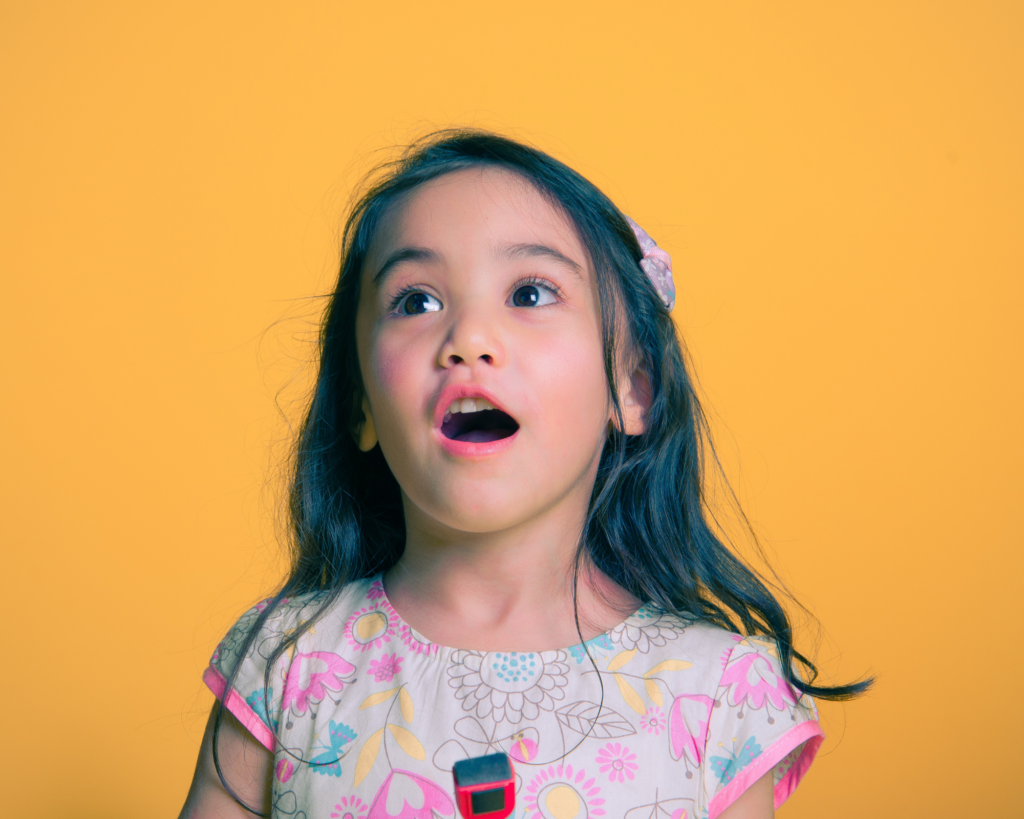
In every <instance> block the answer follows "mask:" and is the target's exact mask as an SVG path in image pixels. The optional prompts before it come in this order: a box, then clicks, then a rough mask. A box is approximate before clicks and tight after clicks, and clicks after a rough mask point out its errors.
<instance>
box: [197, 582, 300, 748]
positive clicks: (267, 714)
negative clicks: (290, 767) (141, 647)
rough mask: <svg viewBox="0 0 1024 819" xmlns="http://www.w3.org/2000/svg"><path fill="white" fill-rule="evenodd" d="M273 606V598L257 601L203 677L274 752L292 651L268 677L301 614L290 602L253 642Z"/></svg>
mask: <svg viewBox="0 0 1024 819" xmlns="http://www.w3.org/2000/svg"><path fill="white" fill-rule="evenodd" d="M269 603H270V601H269V600H264V601H263V602H261V603H257V604H256V605H255V606H254V607H253V608H251V609H249V611H247V612H246V613H245V614H243V615H242V616H241V617H240V618H239V620H238V622H237V623H235V625H234V626H232V627H231V629H230V631H228V633H227V635H226V636H225V637H224V639H223V640H221V641H220V644H219V645H218V646H217V649H216V650H215V651H214V652H213V657H211V658H210V665H209V667H208V668H207V669H206V671H205V672H204V673H203V682H205V683H206V685H207V687H208V688H209V689H210V690H211V691H212V692H213V694H214V696H215V697H217V699H219V700H220V701H221V702H222V703H224V707H225V708H227V709H228V711H230V712H231V713H232V714H233V715H234V716H235V717H236V718H237V719H238V721H239V722H241V723H242V725H244V726H245V728H246V730H248V731H249V733H250V734H252V735H253V736H254V737H255V738H256V739H257V740H259V742H260V743H261V744H262V745H263V746H265V747H266V748H267V749H268V750H269V751H271V752H272V751H273V750H274V747H275V735H276V734H277V727H278V723H279V721H280V715H281V703H282V697H283V693H284V692H283V682H284V681H285V680H287V677H288V669H289V666H290V663H291V656H290V655H289V653H288V652H285V653H284V654H283V655H282V656H281V657H280V658H278V660H277V661H276V664H277V666H278V667H277V668H276V669H275V672H273V673H271V674H270V678H269V680H267V679H266V677H265V673H266V670H267V663H268V662H269V660H270V658H271V657H272V656H273V653H274V649H276V648H277V646H278V645H279V644H280V642H281V640H282V639H283V638H284V636H285V634H286V633H287V629H288V628H289V626H290V625H292V624H293V621H296V620H297V619H298V612H297V611H296V610H295V607H294V606H290V605H289V603H288V601H282V602H281V604H280V605H279V607H278V608H277V609H276V610H275V611H274V612H273V613H272V614H271V615H270V617H268V618H267V620H266V621H265V622H264V623H263V625H262V627H261V628H260V630H259V633H258V634H256V635H255V637H254V638H253V639H252V640H251V641H248V637H249V634H250V632H251V631H252V629H253V626H254V625H255V624H256V620H257V619H258V618H259V616H260V614H262V613H263V611H264V610H265V609H266V608H267V606H268V605H269ZM247 641H248V645H246V643H247ZM236 666H237V673H236V674H235V677H234V679H232V680H231V688H230V690H228V689H227V683H228V680H229V679H231V674H232V672H233V671H235V668H236Z"/></svg>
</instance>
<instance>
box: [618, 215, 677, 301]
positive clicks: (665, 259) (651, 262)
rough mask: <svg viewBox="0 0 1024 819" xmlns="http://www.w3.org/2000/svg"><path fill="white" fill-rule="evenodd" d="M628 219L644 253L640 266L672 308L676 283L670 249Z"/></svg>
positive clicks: (662, 299)
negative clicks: (662, 245)
mask: <svg viewBox="0 0 1024 819" xmlns="http://www.w3.org/2000/svg"><path fill="white" fill-rule="evenodd" d="M626 221H627V222H629V226H630V227H631V228H633V233H634V235H635V236H636V240H637V241H638V242H639V243H640V249H641V250H642V251H643V253H644V257H643V258H642V259H641V260H640V267H641V268H643V271H644V273H646V274H647V278H648V279H650V280H651V284H653V285H654V289H655V290H657V291H658V295H659V296H661V301H662V304H664V305H665V309H666V310H671V309H672V307H673V306H674V305H675V303H676V283H675V282H674V281H673V280H672V257H671V256H669V255H668V251H666V250H662V249H661V248H660V247H658V244H657V242H655V241H654V239H652V238H651V237H650V236H649V235H648V234H647V231H646V230H644V229H643V228H642V227H640V225H638V224H637V223H636V222H634V221H633V220H632V219H630V218H629V217H628V216H627V217H626Z"/></svg>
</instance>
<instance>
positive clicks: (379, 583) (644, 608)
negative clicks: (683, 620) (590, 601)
mask: <svg viewBox="0 0 1024 819" xmlns="http://www.w3.org/2000/svg"><path fill="white" fill-rule="evenodd" d="M362 582H363V583H365V584H366V593H365V598H368V599H369V600H371V601H373V602H379V603H383V604H384V607H385V608H386V609H387V612H388V614H389V615H390V616H391V617H392V618H393V619H394V621H395V624H394V625H395V631H396V632H397V634H398V635H399V638H400V639H401V640H402V642H404V643H405V644H406V645H408V646H409V647H410V648H412V649H413V650H415V651H416V652H417V653H419V654H427V655H429V656H437V657H448V656H451V655H452V654H454V653H456V652H463V653H473V654H481V655H483V654H531V653H532V654H547V653H552V652H562V653H565V654H575V653H577V652H580V653H582V647H583V646H589V645H601V644H602V643H608V644H610V643H611V637H612V634H613V633H614V632H616V631H618V630H620V629H622V628H623V627H625V626H627V625H630V624H631V622H632V621H635V620H637V619H639V620H649V619H654V617H655V613H654V612H653V611H652V610H651V609H650V608H649V607H648V604H647V603H642V604H641V605H640V607H639V608H638V609H637V610H636V611H634V612H633V613H632V614H630V615H629V616H628V617H626V618H625V619H624V620H622V621H620V622H619V623H616V624H615V625H614V626H612V627H611V628H609V629H608V630H607V631H603V632H601V633H600V634H598V635H595V636H594V637H591V638H590V639H589V640H584V641H583V642H581V643H573V644H572V645H570V646H567V647H560V648H550V649H542V650H534V649H531V650H526V651H519V650H516V651H510V650H508V649H488V650H485V649H480V648H456V647H453V646H446V645H444V644H442V643H436V642H433V641H432V640H429V639H428V638H427V637H425V636H424V635H423V634H421V633H420V632H418V631H417V630H416V629H415V628H413V627H412V626H411V625H409V623H407V622H406V620H405V619H404V618H403V617H402V615H401V614H399V613H398V610H397V609H396V608H395V607H394V606H393V605H392V604H391V600H390V599H389V598H388V593H387V590H386V589H385V588H384V574H383V572H382V573H379V574H377V575H374V576H373V577H369V578H366V579H365V580H364V581H362Z"/></svg>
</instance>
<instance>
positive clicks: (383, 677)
mask: <svg viewBox="0 0 1024 819" xmlns="http://www.w3.org/2000/svg"><path fill="white" fill-rule="evenodd" d="M402 659H403V658H402V657H399V656H398V655H397V654H385V655H384V656H383V657H381V658H380V659H379V660H370V670H369V671H367V672H366V673H367V674H372V675H373V677H374V679H376V680H377V682H391V680H392V678H393V677H394V676H395V674H397V673H398V672H399V671H401V670H402Z"/></svg>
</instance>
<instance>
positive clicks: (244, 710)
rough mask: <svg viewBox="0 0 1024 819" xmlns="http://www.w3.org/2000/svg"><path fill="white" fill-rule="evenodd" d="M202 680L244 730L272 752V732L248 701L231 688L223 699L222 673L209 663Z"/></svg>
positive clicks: (223, 682) (223, 680) (223, 681)
mask: <svg viewBox="0 0 1024 819" xmlns="http://www.w3.org/2000/svg"><path fill="white" fill-rule="evenodd" d="M203 682H204V683H206V687H207V688H209V689H210V690H211V691H212V692H213V696H215V697H216V698H217V699H219V700H220V701H221V702H223V703H224V707H225V708H227V709H228V711H230V712H231V713H232V714H233V715H234V716H235V718H236V719H237V720H238V721H239V722H240V723H242V725H244V726H245V728H246V730H247V731H248V732H249V733H250V734H252V735H253V736H254V737H255V738H256V739H257V740H259V743H260V744H261V745H262V746H263V747H264V748H266V749H267V750H268V751H270V753H274V745H275V740H274V732H273V731H271V730H270V729H269V728H268V727H267V726H266V724H265V723H264V722H263V720H261V719H260V718H259V717H258V716H257V715H256V712H255V711H253V710H252V708H250V707H249V703H247V702H246V701H245V700H244V699H242V697H241V695H239V693H238V692H237V691H235V689H233V688H232V689H231V690H230V691H229V692H228V696H227V699H224V686H225V683H226V680H225V679H224V675H223V674H221V673H220V672H219V671H218V670H217V669H216V668H214V667H213V666H212V665H211V666H209V667H208V668H207V669H206V671H204V672H203Z"/></svg>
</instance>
